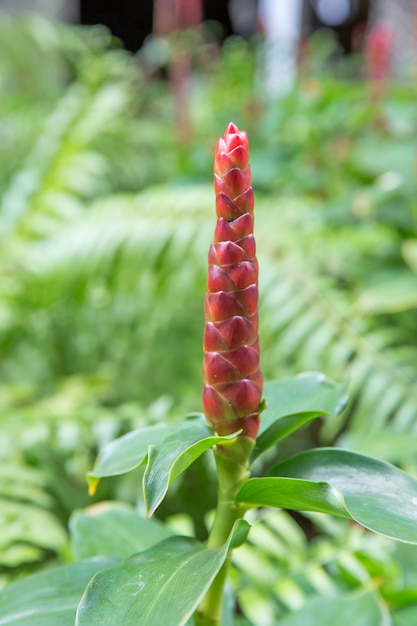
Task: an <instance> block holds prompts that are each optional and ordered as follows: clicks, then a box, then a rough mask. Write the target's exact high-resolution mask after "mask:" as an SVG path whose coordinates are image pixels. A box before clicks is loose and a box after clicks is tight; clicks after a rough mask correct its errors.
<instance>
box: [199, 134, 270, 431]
mask: <svg viewBox="0 0 417 626" xmlns="http://www.w3.org/2000/svg"><path fill="white" fill-rule="evenodd" d="M214 188H215V192H216V213H217V224H216V229H215V232H214V242H213V243H212V245H211V246H210V250H209V271H208V279H207V293H206V298H205V306H204V311H205V321H206V323H205V329H204V365H203V378H204V389H203V408H204V413H205V416H206V418H207V421H208V422H209V423H210V424H211V426H212V427H213V429H214V430H215V431H216V432H217V433H218V434H220V435H225V434H230V433H233V432H236V431H237V430H240V429H242V435H243V436H246V437H250V438H251V439H256V435H257V432H258V428H259V407H260V403H261V397H262V384H263V380H262V373H261V371H260V369H259V339H258V262H257V260H256V256H255V252H256V251H255V239H254V236H253V205H254V198H253V189H252V178H251V172H250V167H249V148H248V140H247V136H246V133H245V132H243V131H239V130H238V128H237V127H236V126H235V124H232V123H231V124H229V126H228V127H227V129H226V132H225V134H224V136H223V137H221V138H220V139H219V141H218V143H217V147H216V155H215V162H214Z"/></svg>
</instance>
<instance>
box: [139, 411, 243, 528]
mask: <svg viewBox="0 0 417 626" xmlns="http://www.w3.org/2000/svg"><path fill="white" fill-rule="evenodd" d="M211 433H212V431H211V430H210V428H209V427H208V425H207V423H206V421H205V420H204V418H198V419H194V420H189V421H184V422H182V424H181V428H178V429H176V431H175V432H174V433H173V434H172V435H171V436H170V437H167V438H166V439H164V441H163V442H162V444H161V445H159V446H155V447H151V448H150V450H149V455H148V463H147V466H146V470H145V474H144V477H143V492H144V497H145V504H146V511H147V515H148V516H149V517H150V516H151V515H153V513H154V512H155V510H156V508H157V507H158V506H159V505H160V504H161V502H162V500H163V499H164V497H165V495H166V492H167V491H168V487H169V486H170V485H171V484H172V483H173V481H174V480H175V479H176V478H177V477H178V476H179V475H180V474H181V473H182V472H183V471H184V470H185V469H187V467H189V466H190V465H191V463H193V462H194V461H195V460H196V459H197V458H198V457H199V456H201V455H202V454H203V452H205V451H206V450H208V449H209V448H212V447H213V446H214V445H216V444H218V443H225V444H226V443H227V442H228V441H230V440H231V439H234V438H235V437H236V435H228V436H227V437H219V436H215V435H212V434H211Z"/></svg>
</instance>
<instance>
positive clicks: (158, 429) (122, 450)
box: [87, 424, 172, 493]
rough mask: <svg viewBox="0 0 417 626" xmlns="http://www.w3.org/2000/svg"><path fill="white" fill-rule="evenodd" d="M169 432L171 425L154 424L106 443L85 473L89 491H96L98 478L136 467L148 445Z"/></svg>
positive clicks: (115, 474) (142, 458) (143, 457)
mask: <svg viewBox="0 0 417 626" xmlns="http://www.w3.org/2000/svg"><path fill="white" fill-rule="evenodd" d="M171 432H172V426H165V425H163V424H155V425H154V426H148V427H145V428H140V429H138V430H134V431H132V432H131V433H127V434H126V435H123V436H122V437H119V438H118V439H115V440H114V441H111V442H110V443H109V444H107V445H106V446H105V447H104V448H103V449H102V450H101V451H100V453H99V455H98V457H97V461H96V463H95V465H94V468H93V470H92V471H91V472H89V473H88V475H87V480H88V484H89V485H90V493H94V492H95V491H96V488H97V485H98V483H99V480H100V478H105V477H106V476H118V475H120V474H125V473H126V472H130V471H131V470H133V469H135V467H138V466H139V465H140V464H141V463H142V462H143V460H144V459H145V457H146V454H147V452H148V447H149V446H150V445H154V444H156V443H158V442H160V441H162V440H163V439H164V438H165V437H167V436H168V435H169V434H170V433H171Z"/></svg>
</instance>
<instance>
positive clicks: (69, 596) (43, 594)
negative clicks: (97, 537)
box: [0, 559, 115, 626]
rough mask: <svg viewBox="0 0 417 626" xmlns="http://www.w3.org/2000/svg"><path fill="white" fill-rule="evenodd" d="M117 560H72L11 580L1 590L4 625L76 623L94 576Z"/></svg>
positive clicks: (70, 625) (62, 625)
mask: <svg viewBox="0 0 417 626" xmlns="http://www.w3.org/2000/svg"><path fill="white" fill-rule="evenodd" d="M114 563H115V561H114V560H110V559H92V560H90V561H82V562H80V563H71V564H69V565H62V566H61V567H55V568H52V569H48V570H46V571H44V572H41V573H39V574H33V575H31V576H27V577H25V578H22V579H21V580H18V581H16V582H14V583H11V584H10V585H8V586H6V587H4V588H3V589H1V590H0V626H5V625H6V624H7V625H8V624H13V625H14V626H57V624H59V626H73V625H74V620H75V614H76V609H77V606H78V603H79V601H80V598H81V596H82V595H83V592H84V590H85V588H86V586H87V585H88V583H89V581H90V580H91V578H92V576H94V574H96V573H97V572H101V571H102V570H105V569H107V568H109V567H111V566H113V565H114Z"/></svg>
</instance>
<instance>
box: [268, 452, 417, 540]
mask: <svg viewBox="0 0 417 626" xmlns="http://www.w3.org/2000/svg"><path fill="white" fill-rule="evenodd" d="M271 473H272V474H274V475H275V476H281V477H282V476H286V477H290V478H301V479H304V480H307V481H314V482H317V483H322V482H326V483H328V484H329V485H331V486H332V487H334V488H336V489H338V490H339V491H340V492H341V493H342V494H343V497H344V501H345V506H346V510H347V511H348V513H349V514H350V516H351V517H352V518H353V519H354V520H356V521H357V522H358V523H359V524H362V526H365V528H368V529H369V530H372V531H374V532H379V533H381V534H383V535H386V536H388V537H391V538H393V539H398V540H399V541H404V542H408V543H417V480H415V479H414V478H412V477H411V476H409V475H408V474H406V473H405V472H403V471H401V470H399V469H397V468H396V467H394V466H393V465H389V464H388V463H385V462H384V461H379V460H377V459H373V458H371V457H367V456H364V455H362V454H358V453H356V452H349V451H347V450H337V449H334V448H322V449H316V450H308V451H307V452H302V453H301V454H298V455H297V456H295V457H292V458H291V459H288V460H287V461H284V462H283V463H281V464H279V465H277V466H276V467H275V468H274V469H273V470H272V472H271Z"/></svg>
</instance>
